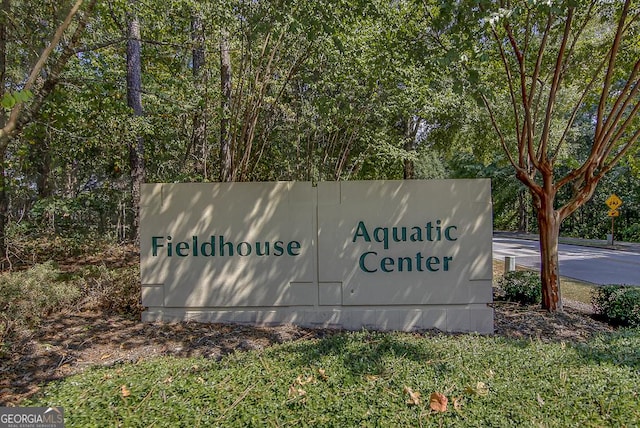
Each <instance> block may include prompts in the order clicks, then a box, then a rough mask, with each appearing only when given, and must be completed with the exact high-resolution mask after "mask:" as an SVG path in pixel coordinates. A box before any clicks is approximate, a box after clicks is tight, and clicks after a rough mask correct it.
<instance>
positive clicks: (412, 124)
mask: <svg viewBox="0 0 640 428" xmlns="http://www.w3.org/2000/svg"><path fill="white" fill-rule="evenodd" d="M403 122H404V126H403V127H404V130H403V131H404V132H403V133H404V149H405V150H406V151H407V152H413V153H415V151H416V148H417V143H416V136H417V134H418V128H419V125H420V121H419V120H418V119H416V118H415V117H408V118H406V119H404V121H403ZM403 177H404V179H405V180H413V179H414V178H416V165H415V162H414V161H413V159H409V158H406V159H405V160H404V168H403Z"/></svg>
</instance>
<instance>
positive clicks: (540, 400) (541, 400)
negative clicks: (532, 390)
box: [536, 394, 544, 407]
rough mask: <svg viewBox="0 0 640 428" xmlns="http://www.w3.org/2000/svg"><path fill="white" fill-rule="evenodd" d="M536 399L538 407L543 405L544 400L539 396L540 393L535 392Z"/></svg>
mask: <svg viewBox="0 0 640 428" xmlns="http://www.w3.org/2000/svg"><path fill="white" fill-rule="evenodd" d="M536 399H537V400H538V404H539V405H540V407H542V406H544V400H543V399H542V397H540V394H536Z"/></svg>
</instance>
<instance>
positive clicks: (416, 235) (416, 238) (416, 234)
mask: <svg viewBox="0 0 640 428" xmlns="http://www.w3.org/2000/svg"><path fill="white" fill-rule="evenodd" d="M411 230H412V231H413V233H412V234H411V236H410V237H409V239H411V241H412V242H422V241H424V239H422V228H421V227H418V226H413V227H412V228H411Z"/></svg>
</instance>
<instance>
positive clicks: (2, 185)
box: [0, 0, 11, 264]
mask: <svg viewBox="0 0 640 428" xmlns="http://www.w3.org/2000/svg"><path fill="white" fill-rule="evenodd" d="M10 10H11V3H10V0H2V6H1V10H0V99H2V97H3V96H4V91H5V87H6V73H7V25H6V24H7V17H8V16H9V12H10ZM4 125H5V115H4V112H2V113H0V128H4ZM2 138H3V139H4V138H6V140H7V143H5V142H4V141H3V142H2V143H1V144H0V257H2V260H3V262H2V263H3V264H4V260H5V259H6V258H7V240H6V237H5V233H6V228H7V210H8V206H9V203H8V200H7V190H6V184H7V180H6V179H5V170H4V161H5V150H6V147H7V145H8V140H9V137H8V136H3V137H2Z"/></svg>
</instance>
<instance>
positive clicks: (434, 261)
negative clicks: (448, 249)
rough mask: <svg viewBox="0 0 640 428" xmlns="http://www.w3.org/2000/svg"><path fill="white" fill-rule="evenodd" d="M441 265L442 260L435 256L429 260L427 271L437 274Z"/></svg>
mask: <svg viewBox="0 0 640 428" xmlns="http://www.w3.org/2000/svg"><path fill="white" fill-rule="evenodd" d="M439 264H440V259H439V258H437V257H434V256H431V257H429V258H428V259H427V270H428V271H429V272H437V271H439V270H440V269H439V268H438V267H437V266H438V265H439ZM433 265H435V267H434V266H433Z"/></svg>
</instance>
